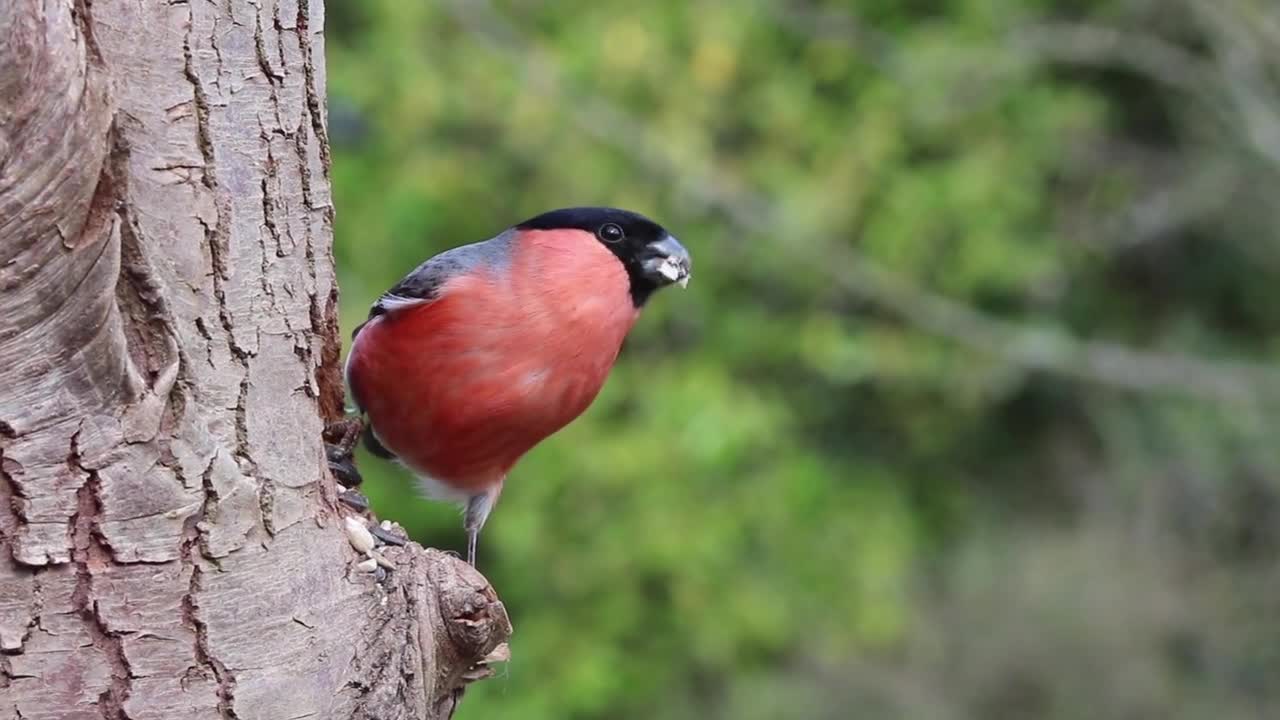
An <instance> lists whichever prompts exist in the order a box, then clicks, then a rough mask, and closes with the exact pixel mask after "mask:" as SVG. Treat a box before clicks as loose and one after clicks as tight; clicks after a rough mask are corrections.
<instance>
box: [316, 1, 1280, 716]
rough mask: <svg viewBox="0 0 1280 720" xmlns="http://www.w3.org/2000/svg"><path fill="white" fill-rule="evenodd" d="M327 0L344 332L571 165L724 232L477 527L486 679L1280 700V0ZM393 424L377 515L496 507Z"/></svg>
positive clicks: (1067, 709) (636, 201) (585, 692)
mask: <svg viewBox="0 0 1280 720" xmlns="http://www.w3.org/2000/svg"><path fill="white" fill-rule="evenodd" d="M1214 8H1216V9H1214ZM328 14H329V16H328V23H327V32H328V37H329V45H328V48H327V52H328V71H329V92H330V107H329V112H330V127H331V136H332V138H333V141H334V156H333V157H334V163H333V179H334V186H335V192H336V204H337V209H338V214H337V254H338V268H339V275H340V282H341V287H342V321H343V326H344V328H346V330H347V332H348V333H349V331H350V329H351V328H353V327H354V326H355V325H356V324H357V323H358V322H359V321H360V320H361V319H362V318H363V315H364V313H365V311H366V308H367V306H368V304H369V303H370V302H371V301H372V300H373V299H374V298H375V297H376V296H377V294H378V293H379V292H381V291H382V290H383V289H385V288H386V287H388V286H389V285H390V284H391V283H393V282H394V281H395V280H397V279H398V278H399V277H400V276H401V275H403V274H404V273H405V272H407V271H408V270H409V269H411V268H412V267H414V266H416V265H417V264H418V263H419V262H421V261H422V260H423V259H425V258H426V257H428V256H430V255H432V254H434V253H436V252H439V251H441V250H443V249H446V248H448V247H451V246H454V245H458V244H461V243H464V242H471V241H474V240H479V239H483V238H486V237H489V236H491V235H493V234H495V233H496V232H498V231H500V230H501V229H502V228H503V227H504V226H506V225H509V224H511V223H513V222H516V221H518V220H521V219H524V218H525V217H528V216H531V215H534V214H536V213H538V212H541V211H544V210H547V209H551V208H554V207H562V206H568V205H579V204H602V205H617V206H621V207H627V208H632V209H635V210H639V211H641V212H644V213H646V214H648V215H650V216H652V217H654V218H656V219H658V220H659V221H660V222H662V223H663V224H665V225H666V226H667V227H668V228H670V229H672V231H673V232H674V233H675V234H676V235H678V236H679V237H680V238H681V240H682V241H683V242H684V243H685V245H686V246H687V247H689V248H690V250H691V251H692V253H693V254H694V258H695V268H696V276H695V278H694V281H693V283H692V284H691V286H690V288H689V290H688V292H685V293H679V292H676V291H667V292H664V293H662V294H661V295H659V296H658V297H657V298H655V300H654V301H653V302H652V303H651V304H650V306H649V307H648V308H647V309H646V311H645V315H644V317H643V318H642V320H641V322H640V324H639V326H638V327H637V329H636V331H635V332H634V334H633V335H632V337H631V338H630V339H629V341H628V344H627V347H626V349H625V351H624V354H623V357H622V359H621V361H620V363H619V366H618V367H617V368H616V369H615V371H614V373H613V376H612V378H611V380H610V382H609V384H608V385H607V387H606V389H605V391H604V392H603V393H602V395H601V397H600V398H599V399H598V401H597V402H596V403H595V405H594V406H593V407H592V409H591V410H590V411H589V412H588V413H587V414H586V415H585V416H584V417H583V418H582V419H580V420H579V421H578V422H576V423H575V424H573V425H571V426H570V427H569V428H567V429H566V430H565V431H563V432H562V433H560V434H559V435H557V436H555V437H554V438H552V439H551V440H550V441H548V442H546V443H544V444H543V445H542V446H541V447H539V448H537V449H536V450H535V451H534V452H532V453H531V454H530V455H529V456H528V457H527V458H526V459H525V460H524V461H523V462H522V463H521V464H520V465H519V466H518V467H517V469H516V470H515V472H514V473H513V476H512V478H511V479H510V481H509V482H508V484H507V489H506V491H505V493H504V495H503V498H502V501H501V503H500V504H499V506H498V508H497V510H496V512H495V513H494V515H493V517H492V518H491V520H490V523H489V525H488V527H487V528H486V530H485V533H484V536H483V537H482V539H481V543H480V565H481V569H482V570H483V571H484V572H485V574H486V575H487V576H488V577H489V578H490V579H491V580H492V581H493V583H494V585H495V587H496V588H497V589H498V591H499V592H500V593H501V595H502V597H503V599H504V601H505V602H506V603H507V605H508V608H509V610H510V612H511V616H512V618H513V621H514V624H515V636H514V638H513V641H512V646H513V653H514V659H513V661H512V662H511V663H510V665H509V667H508V668H507V669H506V672H505V674H504V675H503V676H501V677H499V678H498V679H496V680H494V681H490V682H487V683H483V684H481V685H478V686H476V687H475V688H474V689H473V690H472V691H470V692H469V693H468V696H467V700H466V702H465V703H464V704H463V706H462V710H461V712H460V715H459V717H463V718H520V719H521V720H540V719H548V720H549V719H552V718H556V719H559V718H677V719H683V718H702V717H723V718H744V719H746V720H753V719H755V718H775V717H803V718H826V717H830V718H845V717H867V718H880V717H909V718H993V717H1000V718H1006V717H1027V718H1077V717H1079V718H1146V717H1152V718H1155V717H1159V718H1172V717H1177V718H1182V717H1186V718H1192V717H1212V718H1234V717H1240V718H1245V717H1259V716H1260V715H1258V714H1257V713H1259V712H1261V710H1260V708H1263V707H1267V706H1268V703H1270V706H1271V707H1275V703H1276V702H1277V701H1280V687H1277V684H1276V682H1275V678H1276V677H1278V676H1280V653H1278V652H1277V651H1276V650H1275V648H1277V647H1280V607H1276V605H1275V598H1277V597H1280V592H1277V591H1280V569H1278V568H1277V562H1276V560H1275V553H1276V550H1277V548H1278V547H1280V543H1278V542H1277V540H1278V537H1277V532H1278V529H1280V481H1277V478H1276V475H1277V473H1276V470H1275V468H1276V467H1277V460H1278V459H1280V458H1277V457H1276V455H1277V452H1276V448H1275V445H1276V444H1275V443H1274V442H1273V441H1272V440H1271V437H1270V434H1271V433H1270V432H1269V428H1270V427H1271V426H1272V425H1271V423H1272V421H1274V420H1276V419H1277V418H1276V416H1277V412H1276V402H1275V401H1276V400H1277V397H1278V396H1280V391H1277V382H1276V377H1277V376H1276V375H1274V374H1272V373H1271V372H1270V371H1269V369H1268V368H1267V367H1266V362H1267V361H1268V360H1271V359H1275V358H1276V357H1277V356H1280V346H1278V345H1277V343H1276V337H1277V330H1280V304H1277V303H1276V302H1274V300H1273V298H1274V293H1275V281H1276V279H1277V268H1280V262H1278V261H1280V231H1278V230H1277V228H1278V227H1280V217H1277V216H1278V215H1280V210H1277V209H1276V208H1275V207H1272V205H1275V203H1274V202H1271V203H1268V202H1267V192H1268V191H1267V190H1266V188H1268V187H1275V182H1276V180H1277V175H1278V174H1280V131H1277V130H1276V128H1280V65H1275V64H1273V65H1271V66H1266V65H1265V63H1266V62H1267V60H1266V58H1267V57H1271V58H1273V59H1274V58H1278V57H1280V39H1277V38H1280V30H1277V28H1280V15H1278V14H1277V11H1276V10H1275V9H1274V8H1272V7H1270V6H1269V5H1268V4H1265V3H1263V2H1260V1H1258V2H1253V1H1251V0H1233V1H1232V2H1224V3H1221V4H1218V5H1214V6H1213V8H1209V6H1208V5H1207V4H1204V3H1199V2H1197V1H1196V0H1176V1H1174V0H1171V1H1170V2H1168V3H1160V2H1154V1H1151V0H1094V1H1093V2H1086V3H1077V2H1066V1H1065V0H1034V1H1032V2H1023V1H1017V0H944V1H940V2H932V3H925V2H917V1H914V0H897V1H896V2H890V1H889V0H872V1H869V2H859V3H849V2H846V3H835V2H830V3H819V2H785V3H784V2H764V1H763V0H761V1H759V2H744V3H712V2H675V1H672V0H664V1H662V2H653V3H645V4H640V3H612V2H599V3H585V2H563V3H554V4H552V3H547V4H543V3H533V2H527V0H512V1H510V2H505V3H500V4H494V5H490V4H488V3H481V2H465V1H459V2H453V3H448V2H446V3H404V2H395V1H393V0H359V1H357V0H332V2H330V3H329V4H328ZM1249 43H1253V45H1249ZM1240 48H1246V49H1248V50H1250V52H1247V53H1244V54H1243V56H1241V57H1236V56H1235V55H1234V54H1233V53H1235V52H1236V51H1237V50H1239V49H1240ZM1268 48H1273V49H1274V52H1273V53H1271V54H1270V55H1268V54H1267V52H1265V51H1266V50H1267V49H1268ZM1180 63H1182V64H1181V65H1180ZM1242 63H1243V65H1242ZM1249 63H1253V64H1254V65H1258V64H1262V66H1261V70H1260V73H1261V74H1260V75H1259V74H1257V73H1254V74H1247V73H1246V72H1245V71H1246V70H1249V69H1250V68H1249V67H1247V66H1248V64H1249ZM1184 65H1185V67H1184ZM1242 67H1243V68H1244V70H1242V69H1241V68H1242ZM1193 71H1195V72H1193ZM1231 73H1236V74H1234V75H1233V74H1231ZM1259 78H1260V79H1259ZM1241 88H1243V90H1242V89H1241ZM1250 93H1252V94H1250ZM1271 122H1274V124H1271V125H1269V124H1268V123H1271ZM1268 132H1271V133H1273V134H1272V135H1268V134H1267V133H1268ZM1272 141H1274V142H1276V145H1275V146H1274V147H1272V146H1270V145H1268V143H1270V142H1272ZM1269 150H1270V151H1274V154H1272V153H1271V152H1269ZM361 468H362V471H363V472H364V474H365V476H366V478H367V480H368V484H367V490H368V492H369V495H370V497H371V499H372V500H373V502H374V505H375V508H376V509H377V510H378V511H379V513H380V515H382V516H383V517H389V518H392V519H394V520H396V521H398V522H400V523H401V524H403V525H404V526H405V527H406V528H408V529H409V530H410V532H411V533H412V534H413V536H414V537H415V538H416V539H419V540H421V541H422V542H424V543H426V544H431V545H434V546H437V547H442V548H453V549H461V548H462V547H463V542H464V541H463V535H462V531H461V521H460V517H459V515H458V512H457V510H456V509H454V508H450V507H445V506H440V505H436V504H432V503H429V502H428V501H426V500H423V499H421V498H420V497H419V496H418V494H417V493H416V491H415V489H414V486H413V484H412V481H411V480H410V478H409V477H408V476H407V474H406V473H405V472H404V471H402V470H401V469H399V468H398V467H395V466H392V465H389V464H385V463H381V462H379V461H377V460H376V459H374V458H371V457H363V458H362V463H361ZM1268 598H1269V599H1268Z"/></svg>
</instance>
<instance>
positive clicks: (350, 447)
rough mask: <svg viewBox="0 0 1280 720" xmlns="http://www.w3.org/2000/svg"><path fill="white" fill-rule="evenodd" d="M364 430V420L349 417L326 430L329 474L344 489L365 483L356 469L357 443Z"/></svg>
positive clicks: (325, 440) (326, 455) (326, 453)
mask: <svg viewBox="0 0 1280 720" xmlns="http://www.w3.org/2000/svg"><path fill="white" fill-rule="evenodd" d="M363 430H364V420H362V419H361V418H359V417H347V418H343V419H342V420H339V421H337V422H335V423H332V424H331V425H329V426H328V427H326V428H325V429H324V433H323V435H322V437H323V438H324V442H325V446H324V450H325V457H326V458H327V459H328V461H329V472H332V473H333V476H334V478H336V479H337V480H338V483H339V484H341V485H342V486H343V487H348V488H350V487H355V486H357V485H359V484H360V483H361V482H363V481H364V478H362V477H360V471H359V470H357V469H356V460H355V456H354V452H355V447H356V443H357V442H358V441H359V440H360V433H361V431H363Z"/></svg>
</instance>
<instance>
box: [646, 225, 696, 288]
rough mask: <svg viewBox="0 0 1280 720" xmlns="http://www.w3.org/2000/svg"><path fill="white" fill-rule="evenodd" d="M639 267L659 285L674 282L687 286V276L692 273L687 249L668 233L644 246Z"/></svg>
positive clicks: (690, 275) (691, 261)
mask: <svg viewBox="0 0 1280 720" xmlns="http://www.w3.org/2000/svg"><path fill="white" fill-rule="evenodd" d="M640 267H641V268H643V269H644V274H645V275H646V276H647V277H648V278H649V279H650V280H652V281H653V282H654V283H656V284H657V285H659V286H661V285H672V284H675V285H679V286H680V287H688V285H689V278H690V277H692V275H693V272H692V271H693V260H692V259H691V258H690V257H689V251H688V250H685V249H684V246H683V245H681V244H680V241H679V240H676V239H675V238H673V237H671V236H670V235H666V236H664V237H663V238H662V239H661V240H656V241H654V242H651V243H649V244H648V245H647V246H645V249H644V253H643V255H642V259H641V261H640Z"/></svg>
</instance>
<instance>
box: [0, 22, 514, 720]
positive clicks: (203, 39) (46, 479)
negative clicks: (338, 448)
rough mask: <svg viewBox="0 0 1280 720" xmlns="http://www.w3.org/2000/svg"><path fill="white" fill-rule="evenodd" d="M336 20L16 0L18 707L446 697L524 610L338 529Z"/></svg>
mask: <svg viewBox="0 0 1280 720" xmlns="http://www.w3.org/2000/svg"><path fill="white" fill-rule="evenodd" d="M322 13H323V11H322V7H321V4H320V2H319V1H318V0H310V1H309V0H278V1H277V0H261V2H259V3H256V4H255V3H253V2H248V1H242V0H217V1H216V2H210V1H209V0H192V1H191V2H181V1H180V0H174V1H173V2H163V1H160V0H127V1H126V0H92V2H91V1H90V0H80V1H79V2H73V1H72V0H10V2H6V3H3V5H2V6H0V719H5V720H7V719H9V718H27V719H33V718H81V717H83V718H113V719H114V718H132V719H134V720H144V719H148V718H155V719H157V720H159V719H165V720H171V719H173V718H239V719H241V720H249V719H250V718H264V719H270V720H283V719H285V718H303V717H313V718H347V717H356V718H366V717H367V718H374V717H377V718H383V719H390V718H436V717H446V716H447V715H448V714H449V713H450V712H451V711H452V705H453V702H454V699H455V697H456V695H457V693H456V689H457V688H458V687H459V686H460V685H461V684H462V683H463V682H465V681H466V680H467V679H468V678H472V677H477V676H480V675H483V674H484V668H483V666H481V667H480V668H477V667H476V663H477V661H479V659H480V658H482V657H484V656H485V655H486V654H488V653H490V652H491V651H493V650H494V649H495V647H497V646H499V644H500V643H502V642H503V641H504V640H505V639H506V636H507V634H508V633H509V631H510V627H509V625H508V624H507V619H506V614H505V612H504V611H503V609H502V605H501V603H499V602H498V600H497V598H496V596H495V595H494V594H493V591H492V589H491V588H489V586H488V584H487V583H486V582H485V581H484V579H483V578H481V577H480V576H479V575H478V574H476V573H475V572H474V571H472V570H471V569H470V568H468V567H466V566H465V565H464V564H462V563H461V562H459V561H458V560H456V559H455V558H453V557H451V556H447V555H444V554H442V553H437V552H434V551H427V550H423V549H422V548H420V547H417V546H413V545H411V546H409V547H407V548H403V549H396V550H393V551H389V552H387V553H386V556H387V557H388V558H390V559H391V560H392V561H393V562H394V563H395V564H396V566H397V567H396V570H395V571H394V572H392V573H391V574H390V575H389V576H388V577H387V578H386V579H385V580H384V581H383V582H377V581H376V580H375V576H374V575H373V574H370V573H367V572H360V571H358V570H357V569H355V567H354V563H355V561H356V560H358V557H357V555H356V553H355V552H354V551H353V549H352V548H351V546H350V545H349V543H348V541H347V538H346V535H345V534H344V532H343V529H342V522H341V517H340V516H341V513H342V511H341V510H340V509H339V506H338V505H337V504H336V503H335V486H334V483H333V480H332V479H331V478H330V476H329V474H328V471H327V469H326V464H325V459H324V449H323V445H322V441H321V430H322V426H323V425H324V423H325V422H326V421H329V420H333V419H335V418H336V417H337V416H338V415H339V414H340V413H341V404H342V389H341V382H340V378H339V375H338V369H337V358H338V339H337V327H336V317H335V313H336V307H335V306H336V298H337V289H336V287H335V284H334V273H333V259H332V253H331V241H332V206H331V203H330V196H329V181H328V163H329V157H328V146H327V142H326V137H325V118H324V115H323V108H324V64H323V46H322V35H321V27H322V20H323V17H322Z"/></svg>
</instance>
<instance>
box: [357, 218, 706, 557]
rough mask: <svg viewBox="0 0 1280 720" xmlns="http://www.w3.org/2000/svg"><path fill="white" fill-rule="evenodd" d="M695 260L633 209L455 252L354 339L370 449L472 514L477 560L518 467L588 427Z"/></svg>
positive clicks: (527, 228)
mask: <svg viewBox="0 0 1280 720" xmlns="http://www.w3.org/2000/svg"><path fill="white" fill-rule="evenodd" d="M691 274H692V259H691V258H690V255H689V252H688V250H686V249H685V247H684V246H683V245H682V244H681V243H680V241H679V240H677V239H676V238H675V236H673V235H672V234H671V233H669V232H667V230H666V229H665V228H663V227H662V226H661V225H659V224H658V223H656V222H654V221H653V220H650V219H649V218H647V217H645V216H643V215H641V214H639V213H636V212H632V211H629V210H622V209H618V208H612V207H571V208H562V209H559V210H552V211H550V212H545V213H543V214H540V215H537V216H535V217H532V218H529V219H528V220H525V221H523V222H520V223H517V224H515V225H513V226H511V227H508V228H507V229H506V230H504V231H502V232H501V233H499V234H497V235H495V236H494V237H492V238H490V239H488V240H484V241H482V242H477V243H472V244H469V245H462V246H459V247H455V248H453V249H450V250H446V251H444V252H442V253H440V254H438V255H436V256H434V257H432V258H430V259H428V260H427V261H425V262H423V263H422V264H421V265H419V266H418V267H417V268H415V269H414V270H413V271H412V272H410V273H409V274H408V275H405V276H404V278H402V279H401V280H400V281H399V282H397V283H396V284H395V285H394V286H392V287H391V289H389V290H387V291H386V292H384V293H383V294H382V295H381V296H379V297H378V299H377V300H376V301H375V302H374V303H373V305H372V306H371V307H370V309H369V315H368V319H366V320H365V321H364V322H363V323H362V324H361V325H360V326H359V327H357V328H356V330H355V331H354V333H353V335H352V343H351V348H350V351H349V353H348V357H347V361H346V365H345V378H346V384H347V386H348V388H349V389H350V392H351V397H352V399H353V401H354V403H355V406H356V411H357V413H358V414H359V417H360V418H361V423H362V431H357V432H360V434H361V436H362V437H363V440H364V443H365V445H366V447H368V449H369V450H370V451H371V452H372V453H373V454H374V455H376V456H379V457H382V458H386V459H391V460H395V461H397V462H399V463H400V464H401V465H403V466H404V467H405V468H407V469H408V470H409V471H411V472H412V473H413V474H414V475H416V476H417V478H418V479H419V481H420V485H421V487H422V489H423V490H424V491H425V493H426V494H427V495H428V496H429V497H431V498H434V499H437V500H444V501H449V502H455V503H458V504H460V505H462V506H463V508H464V515H463V517H464V521H463V528H464V530H465V531H466V535H467V562H468V563H469V564H470V565H472V566H474V565H475V563H476V546H477V544H478V538H479V535H480V531H481V529H482V528H483V527H484V525H485V522H486V521H487V520H488V518H489V514H490V513H491V512H492V510H493V508H494V505H495V504H496V503H497V501H498V497H499V495H500V494H501V493H502V488H503V485H504V483H505V482H506V480H507V476H508V475H509V473H510V472H511V470H512V468H513V467H514V466H515V465H516V463H517V462H518V461H519V460H520V458H521V457H523V456H524V455H525V454H526V453H527V452H529V451H530V450H531V449H533V448H534V447H535V446H536V445H538V444H539V443H541V442H542V441H543V440H545V439H546V438H548V437H549V436H551V435H552V434H554V433H556V432H557V431H559V430H560V429H561V428H563V427H565V426H566V425H568V424H569V423H570V422H572V421H573V420H574V419H576V418H577V417H578V416H579V415H581V414H582V413H583V412H584V411H585V410H586V409H587V408H588V407H589V406H590V405H591V403H592V401H593V400H594V399H595V398H596V395H597V394H598V393H599V392H600V390H601V388H602V387H603V385H604V383H605V380H606V379H607V377H608V375H609V372H610V370H611V369H612V368H613V365H614V362H615V360H616V359H617V358H618V355H619V353H620V351H621V349H622V344H623V340H624V339H625V338H626V337H627V334H628V333H629V332H630V331H631V329H632V327H633V326H634V325H635V323H636V321H637V319H638V318H639V315H640V311H641V309H642V308H644V306H645V305H646V303H647V302H648V301H649V299H650V297H651V296H652V295H653V294H654V293H655V292H656V291H658V290H660V289H662V288H664V287H667V286H670V285H678V286H680V287H685V286H687V285H688V282H689V279H690V277H691Z"/></svg>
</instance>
